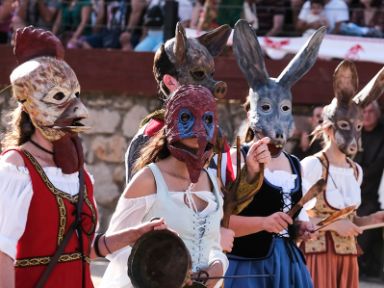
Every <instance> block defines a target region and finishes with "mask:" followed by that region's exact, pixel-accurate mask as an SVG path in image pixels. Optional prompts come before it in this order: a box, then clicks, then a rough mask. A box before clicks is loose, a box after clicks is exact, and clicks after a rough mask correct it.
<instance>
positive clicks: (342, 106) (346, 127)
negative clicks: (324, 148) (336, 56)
mask: <svg viewBox="0 0 384 288" xmlns="http://www.w3.org/2000/svg"><path fill="white" fill-rule="evenodd" d="M358 86H359V80H358V75H357V71H356V67H355V64H354V63H353V62H351V61H346V60H345V61H342V62H341V63H340V64H339V65H338V66H337V68H336V70H335V73H334V75H333V89H334V93H335V98H333V100H332V102H331V103H330V104H329V105H327V106H325V107H324V110H323V118H324V125H326V124H327V123H331V124H332V126H333V130H334V135H335V141H336V145H337V147H338V148H339V149H340V151H341V152H343V153H344V154H346V155H347V156H353V155H354V154H356V153H357V152H358V150H361V129H362V127H363V108H364V107H365V106H366V105H368V104H369V103H371V102H372V101H374V100H376V99H377V98H378V97H380V95H381V94H382V93H383V91H384V68H382V69H381V70H380V71H379V72H378V73H377V74H376V75H375V77H373V78H372V80H371V81H370V82H369V83H368V84H367V85H366V86H365V87H364V88H363V89H362V90H361V91H360V92H359V93H358V94H356V93H357V89H358Z"/></svg>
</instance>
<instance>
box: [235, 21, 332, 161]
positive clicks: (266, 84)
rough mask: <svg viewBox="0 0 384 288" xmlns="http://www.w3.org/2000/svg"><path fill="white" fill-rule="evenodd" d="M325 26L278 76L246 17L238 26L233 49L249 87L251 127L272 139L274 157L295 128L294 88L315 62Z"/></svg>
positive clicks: (258, 135)
mask: <svg viewBox="0 0 384 288" xmlns="http://www.w3.org/2000/svg"><path fill="white" fill-rule="evenodd" d="M325 32H326V29H325V27H322V28H320V29H319V30H317V31H316V32H315V33H314V34H313V35H312V37H311V38H310V39H309V40H308V42H307V43H306V44H305V45H304V46H303V48H302V49H301V50H300V51H299V52H298V53H297V54H296V56H295V57H294V58H293V59H292V60H291V62H290V63H289V64H288V66H287V67H286V68H285V69H284V71H283V72H281V74H280V75H279V77H278V78H272V77H269V75H268V72H267V69H266V67H265V63H264V56H263V52H262V50H261V47H260V44H259V42H258V40H257V35H256V32H255V30H254V29H253V28H252V27H251V26H250V25H249V24H248V23H247V22H246V21H244V20H239V21H238V22H237V23H236V25H235V31H234V35H233V52H234V54H235V57H236V60H237V63H238V64H239V66H240V69H241V71H242V72H243V74H244V76H245V78H246V79H247V81H248V85H249V86H250V90H249V97H250V106H251V107H250V111H249V113H250V114H249V122H250V128H251V129H252V130H253V132H254V134H255V135H256V136H257V137H263V136H268V137H269V138H271V140H272V141H271V144H270V150H271V154H272V156H277V155H279V153H280V152H281V150H282V148H283V147H284V144H285V143H286V141H287V139H288V137H289V136H290V134H291V131H292V129H293V127H294V122H293V116H292V94H291V87H292V85H293V84H294V83H296V82H297V81H298V80H299V79H300V78H301V77H303V76H304V75H305V74H306V73H307V72H308V70H309V69H310V68H311V67H312V66H313V64H314V63H315V62H316V57H317V53H318V51H319V48H320V44H321V41H322V39H323V37H324V35H325Z"/></svg>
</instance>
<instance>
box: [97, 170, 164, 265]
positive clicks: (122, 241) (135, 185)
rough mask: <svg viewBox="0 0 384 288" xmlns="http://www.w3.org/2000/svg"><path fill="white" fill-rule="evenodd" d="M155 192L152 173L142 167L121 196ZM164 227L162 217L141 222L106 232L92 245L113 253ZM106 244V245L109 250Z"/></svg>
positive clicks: (137, 195) (101, 250)
mask: <svg viewBox="0 0 384 288" xmlns="http://www.w3.org/2000/svg"><path fill="white" fill-rule="evenodd" d="M155 193H156V184H155V180H154V177H153V174H152V172H151V170H150V169H149V168H144V169H142V170H140V171H139V172H137V173H136V174H135V176H134V177H133V179H132V180H131V181H130V182H129V184H128V185H127V187H126V188H125V190H124V192H123V197H125V198H138V197H143V196H148V195H151V194H155ZM165 228H166V226H165V224H164V220H163V219H160V220H155V221H152V222H147V223H142V224H138V225H137V226H134V227H128V228H125V229H122V230H120V231H116V232H113V233H111V234H108V235H107V236H106V238H105V236H102V237H100V239H99V241H98V243H94V245H96V244H98V248H99V250H100V253H101V255H107V254H109V253H110V252H112V253H113V252H115V251H116V250H119V249H121V248H123V247H126V246H130V245H132V244H134V243H135V242H136V240H137V239H138V238H139V237H140V236H141V235H143V234H144V233H146V232H149V231H152V230H158V229H165ZM104 238H105V239H104ZM94 245H93V249H92V253H91V257H93V258H94V257H96V254H95V251H94ZM106 246H108V249H109V251H108V249H107V247H106Z"/></svg>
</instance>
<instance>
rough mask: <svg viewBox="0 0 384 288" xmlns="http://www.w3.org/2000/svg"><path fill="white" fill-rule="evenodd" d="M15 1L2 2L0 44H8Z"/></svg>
mask: <svg viewBox="0 0 384 288" xmlns="http://www.w3.org/2000/svg"><path fill="white" fill-rule="evenodd" d="M13 2H14V0H0V44H4V43H8V40H9V34H10V33H11V27H10V25H11V19H12V14H13V11H14V5H13Z"/></svg>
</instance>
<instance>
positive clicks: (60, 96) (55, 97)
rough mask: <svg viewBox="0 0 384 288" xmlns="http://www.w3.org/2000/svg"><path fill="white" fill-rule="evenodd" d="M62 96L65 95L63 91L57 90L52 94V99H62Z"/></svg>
mask: <svg viewBox="0 0 384 288" xmlns="http://www.w3.org/2000/svg"><path fill="white" fill-rule="evenodd" d="M64 97H65V95H64V93H63V92H58V93H56V94H55V95H53V99H55V100H57V101H60V100H63V99H64Z"/></svg>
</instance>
